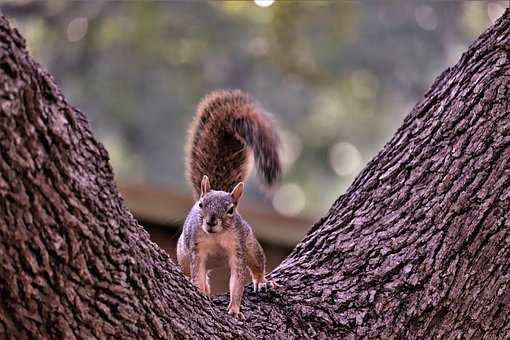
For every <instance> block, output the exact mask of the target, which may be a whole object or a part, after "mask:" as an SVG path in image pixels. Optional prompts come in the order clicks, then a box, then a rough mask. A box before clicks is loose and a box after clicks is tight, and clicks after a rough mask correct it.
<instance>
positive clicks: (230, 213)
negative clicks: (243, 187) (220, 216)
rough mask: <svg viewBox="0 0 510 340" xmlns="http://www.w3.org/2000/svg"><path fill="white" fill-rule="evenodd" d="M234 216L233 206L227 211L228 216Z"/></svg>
mask: <svg viewBox="0 0 510 340" xmlns="http://www.w3.org/2000/svg"><path fill="white" fill-rule="evenodd" d="M233 214H234V206H231V207H230V208H229V209H228V210H227V215H233Z"/></svg>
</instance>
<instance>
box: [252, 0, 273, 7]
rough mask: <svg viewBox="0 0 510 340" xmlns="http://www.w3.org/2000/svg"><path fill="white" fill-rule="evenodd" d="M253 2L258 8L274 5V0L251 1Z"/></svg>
mask: <svg viewBox="0 0 510 340" xmlns="http://www.w3.org/2000/svg"><path fill="white" fill-rule="evenodd" d="M253 2H255V5H257V6H259V7H269V6H271V5H272V4H273V3H274V0H253Z"/></svg>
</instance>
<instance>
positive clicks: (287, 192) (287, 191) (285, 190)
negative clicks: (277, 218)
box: [273, 183, 306, 216]
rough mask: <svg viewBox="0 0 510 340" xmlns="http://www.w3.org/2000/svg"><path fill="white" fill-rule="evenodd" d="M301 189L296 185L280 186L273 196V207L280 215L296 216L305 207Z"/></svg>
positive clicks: (303, 194)
mask: <svg viewBox="0 0 510 340" xmlns="http://www.w3.org/2000/svg"><path fill="white" fill-rule="evenodd" d="M305 203H306V198H305V193H304V192H303V189H301V187H300V186H298V185H297V184H293V183H290V184H285V185H282V186H281V187H280V188H278V190H277V191H276V192H275V194H274V196H273V207H274V208H275V209H276V211H278V212H279V213H280V214H282V215H286V216H296V215H298V214H299V213H300V212H301V211H302V210H303V208H304V207H305Z"/></svg>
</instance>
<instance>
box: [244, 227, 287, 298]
mask: <svg viewBox="0 0 510 340" xmlns="http://www.w3.org/2000/svg"><path fill="white" fill-rule="evenodd" d="M246 245H247V247H246V248H247V250H248V251H247V253H248V256H247V263H248V268H249V270H250V274H251V278H252V282H253V291H254V292H255V293H257V292H261V291H265V290H267V288H277V287H279V285H278V284H277V283H276V282H274V281H271V280H268V279H266V256H265V255H264V251H263V250H262V247H261V246H260V243H259V242H258V241H257V239H256V238H255V236H254V235H253V234H250V235H249V236H248V238H247V240H246Z"/></svg>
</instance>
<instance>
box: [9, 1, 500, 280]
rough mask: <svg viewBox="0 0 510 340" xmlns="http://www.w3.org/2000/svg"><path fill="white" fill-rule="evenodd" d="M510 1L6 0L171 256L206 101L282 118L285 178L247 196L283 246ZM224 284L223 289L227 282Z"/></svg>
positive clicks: (277, 246) (247, 207)
mask: <svg viewBox="0 0 510 340" xmlns="http://www.w3.org/2000/svg"><path fill="white" fill-rule="evenodd" d="M507 6H508V2H507V1H490V2H489V1H479V2H476V1H469V2H468V1H465V2H461V1H456V2H412V1H392V2H368V1H367V2H343V1H319V0H314V1H273V0H255V1H248V0H246V1H224V2H223V1H211V2H205V1H169V2H113V1H29V0H25V1H4V2H2V5H0V11H1V12H2V13H3V14H4V15H6V16H7V17H8V19H9V20H10V21H11V23H12V24H13V25H14V26H15V27H17V28H18V29H19V31H20V32H21V34H22V35H23V36H24V37H25V38H26V41H27V45H28V49H29V51H30V53H31V55H32V56H33V57H34V58H35V59H36V60H37V61H39V62H40V63H41V64H42V65H44V66H45V67H46V68H47V69H48V70H49V71H50V73H51V74H52V75H53V76H54V77H55V79H56V81H57V83H58V85H59V86H60V88H61V89H62V90H63V92H64V94H65V95H66V97H67V98H68V99H69V101H70V102H71V103H72V104H73V105H74V106H76V107H77V108H79V109H80V110H81V111H83V112H84V113H85V114H86V115H87V117H88V118H89V121H90V124H91V127H92V130H93V131H94V133H95V136H96V137H97V138H98V139H99V140H100V141H101V142H102V143H103V144H104V145H105V146H106V148H107V150H108V151H109V154H110V158H111V163H112V165H113V168H114V171H115V174H116V178H117V181H118V183H119V186H120V189H121V191H122V193H123V195H124V197H125V198H126V201H127V204H128V205H129V207H130V208H131V210H132V211H133V212H134V213H135V215H136V216H137V217H138V219H139V220H140V221H141V223H142V224H143V225H144V226H146V227H147V229H148V230H149V232H150V233H151V235H152V237H153V239H154V240H155V241H156V242H158V243H160V244H161V245H162V246H164V247H165V248H166V249H167V250H168V251H169V252H170V253H171V254H172V255H173V254H174V250H173V244H174V241H175V239H176V236H175V235H177V230H178V229H177V228H178V227H179V225H180V224H181V222H182V220H183V218H184V217H185V214H186V213H187V210H188V209H189V207H190V206H191V204H192V201H191V197H190V189H189V186H188V184H187V182H186V180H185V178H184V171H183V169H184V163H183V160H184V158H183V156H184V154H183V145H184V142H185V136H186V130H187V127H188V124H189V122H190V120H191V118H192V115H193V114H194V110H195V107H196V104H197V103H198V101H199V100H200V98H201V97H202V96H203V95H205V94H206V93H207V92H209V91H211V90H214V89H218V88H240V89H243V90H245V91H247V92H249V93H250V94H251V95H252V96H253V97H254V98H256V99H257V100H258V101H259V102H260V103H261V104H262V105H263V106H264V107H265V108H266V109H267V110H268V111H269V112H271V113H272V114H273V115H274V116H275V118H276V119H277V121H278V122H279V127H280V131H281V137H282V140H283V148H282V156H283V163H284V179H283V183H282V185H281V186H280V187H279V188H278V189H277V190H276V191H275V193H274V195H273V196H272V197H266V196H264V195H263V194H262V193H261V192H260V191H258V190H257V186H256V184H257V180H256V178H255V176H252V178H251V179H250V182H249V185H248V188H247V199H246V200H245V201H244V202H243V203H242V204H243V207H242V209H244V211H243V212H245V215H246V218H247V219H248V221H249V222H250V223H252V224H253V226H254V228H255V230H256V233H257V235H258V237H259V238H260V239H261V240H262V241H263V243H264V247H265V248H266V251H267V252H268V253H269V254H268V257H269V262H270V266H274V265H276V264H277V263H279V261H280V260H281V258H282V257H284V256H285V255H286V254H287V253H288V252H289V251H290V249H292V247H293V246H294V245H295V243H296V242H298V241H299V239H300V238H301V237H302V236H303V234H304V233H305V232H306V230H307V229H308V228H309V227H310V225H311V224H312V223H313V221H314V220H316V219H317V218H318V217H320V216H321V215H324V214H325V213H326V212H327V209H328V208H329V207H330V206H331V204H332V203H333V202H334V200H335V199H336V198H338V196H339V195H340V194H342V193H343V192H344V191H345V189H346V188H347V187H348V186H349V185H350V183H351V182H352V181H353V179H354V177H355V176H356V175H357V174H358V173H359V171H360V170H361V169H362V168H363V166H364V164H365V163H367V162H368V161H369V160H370V159H371V158H372V157H373V156H374V155H375V154H376V153H377V152H378V151H379V150H380V149H381V148H382V146H383V145H384V144H385V143H386V142H387V141H388V140H389V139H390V138H391V136H392V134H393V133H394V131H395V130H396V129H397V128H398V127H399V126H400V124H401V122H402V120H403V117H405V115H406V114H407V113H408V112H409V111H410V109H411V108H412V106H414V104H416V102H417V101H419V100H420V99H421V98H422V97H423V95H424V93H425V91H426V89H427V88H428V87H429V86H430V85H431V83H432V81H433V79H434V78H435V77H437V76H438V75H439V74H440V73H441V72H442V71H443V70H445V69H446V68H447V67H449V66H452V65H454V64H455V63H456V62H457V60H458V59H459V58H460V56H461V54H462V53H463V52H464V51H465V50H466V49H467V47H468V46H469V44H471V42H473V40H474V39H475V38H476V37H477V36H478V35H480V34H481V33H482V32H483V31H484V30H485V29H486V28H487V27H489V26H490V25H491V24H492V23H493V22H495V20H496V19H497V18H498V17H499V16H501V15H502V13H503V11H504V10H505V8H506V7H507ZM223 284H224V282H223V283H222V282H219V283H218V284H217V285H216V286H215V287H216V288H215V290H221V289H222V288H221V287H223V286H222V285H223Z"/></svg>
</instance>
